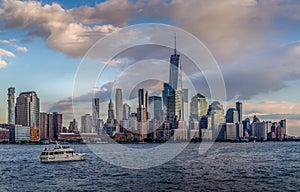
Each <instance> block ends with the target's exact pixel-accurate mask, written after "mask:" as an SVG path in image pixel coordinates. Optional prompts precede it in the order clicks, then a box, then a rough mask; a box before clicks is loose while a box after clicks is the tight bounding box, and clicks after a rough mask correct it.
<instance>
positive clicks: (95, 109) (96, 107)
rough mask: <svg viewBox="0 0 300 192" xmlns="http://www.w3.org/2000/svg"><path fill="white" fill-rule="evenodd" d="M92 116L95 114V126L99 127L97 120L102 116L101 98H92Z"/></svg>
mask: <svg viewBox="0 0 300 192" xmlns="http://www.w3.org/2000/svg"><path fill="white" fill-rule="evenodd" d="M92 116H93V127H94V128H95V129H99V127H97V121H98V119H99V118H100V101H99V98H93V99H92Z"/></svg>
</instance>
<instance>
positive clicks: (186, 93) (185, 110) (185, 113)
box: [182, 89, 189, 122]
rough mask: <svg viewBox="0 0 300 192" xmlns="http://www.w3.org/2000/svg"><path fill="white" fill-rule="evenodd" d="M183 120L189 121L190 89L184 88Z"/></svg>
mask: <svg viewBox="0 0 300 192" xmlns="http://www.w3.org/2000/svg"><path fill="white" fill-rule="evenodd" d="M182 114H183V116H182V120H184V121H186V122H187V121H189V90H188V89H182Z"/></svg>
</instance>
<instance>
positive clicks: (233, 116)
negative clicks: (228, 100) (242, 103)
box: [226, 108, 240, 123]
mask: <svg viewBox="0 0 300 192" xmlns="http://www.w3.org/2000/svg"><path fill="white" fill-rule="evenodd" d="M237 122H240V121H239V113H238V111H237V110H236V109H235V108H229V109H228V110H227V113H226V123H237Z"/></svg>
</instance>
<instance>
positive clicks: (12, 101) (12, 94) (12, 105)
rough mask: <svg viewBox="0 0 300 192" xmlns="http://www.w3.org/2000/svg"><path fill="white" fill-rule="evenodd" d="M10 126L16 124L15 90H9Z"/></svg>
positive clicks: (12, 88)
mask: <svg viewBox="0 0 300 192" xmlns="http://www.w3.org/2000/svg"><path fill="white" fill-rule="evenodd" d="M7 96H8V99H7V102H8V124H15V88H14V87H10V88H8V94H7Z"/></svg>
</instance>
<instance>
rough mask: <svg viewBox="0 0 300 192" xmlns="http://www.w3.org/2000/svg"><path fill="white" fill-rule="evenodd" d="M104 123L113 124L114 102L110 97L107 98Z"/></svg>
mask: <svg viewBox="0 0 300 192" xmlns="http://www.w3.org/2000/svg"><path fill="white" fill-rule="evenodd" d="M106 123H107V124H109V125H114V124H115V115H114V104H113V102H112V100H111V99H110V100H109V103H108V117H107V121H106Z"/></svg>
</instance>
